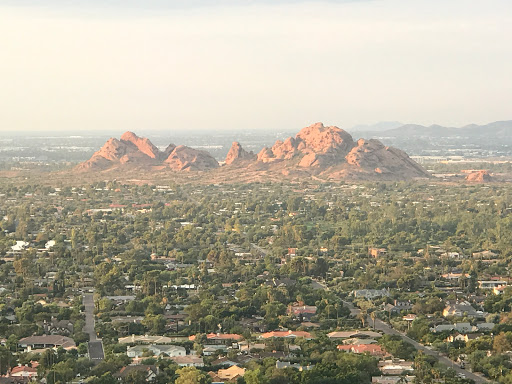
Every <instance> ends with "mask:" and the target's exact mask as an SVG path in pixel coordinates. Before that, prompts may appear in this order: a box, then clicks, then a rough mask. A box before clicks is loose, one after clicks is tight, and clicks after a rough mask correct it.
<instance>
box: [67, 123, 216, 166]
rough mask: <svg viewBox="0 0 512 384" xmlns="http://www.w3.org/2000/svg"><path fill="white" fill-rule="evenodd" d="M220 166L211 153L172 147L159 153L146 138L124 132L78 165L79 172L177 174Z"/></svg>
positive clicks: (171, 145) (181, 146) (184, 147)
mask: <svg viewBox="0 0 512 384" xmlns="http://www.w3.org/2000/svg"><path fill="white" fill-rule="evenodd" d="M218 166H219V163H218V162H217V160H215V159H214V158H213V157H212V156H211V155H210V154H209V153H208V152H205V151H199V150H197V149H194V148H190V147H186V146H184V145H180V146H175V145H174V144H169V146H168V147H167V148H166V149H165V151H160V150H159V149H158V148H157V147H155V146H154V145H153V143H151V141H150V140H149V139H147V138H143V137H139V136H137V135H136V134H135V133H133V132H125V133H124V134H123V135H122V136H121V139H120V140H117V139H115V138H111V139H109V140H108V141H107V142H106V143H105V145H103V147H102V148H101V149H100V150H99V151H97V152H96V153H94V155H92V157H91V158H90V159H89V160H87V161H85V162H83V163H81V164H79V165H78V166H77V167H76V168H75V169H76V170H77V171H79V172H88V171H104V170H109V169H112V168H119V167H122V168H125V169H128V168H133V167H144V168H151V167H166V168H170V169H172V170H175V171H184V170H187V171H204V170H207V169H211V168H216V167H218Z"/></svg>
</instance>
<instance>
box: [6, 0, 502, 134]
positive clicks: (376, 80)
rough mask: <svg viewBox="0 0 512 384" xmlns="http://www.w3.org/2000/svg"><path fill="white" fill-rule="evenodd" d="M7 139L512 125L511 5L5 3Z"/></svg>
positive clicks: (135, 0) (440, 0) (378, 0)
mask: <svg viewBox="0 0 512 384" xmlns="http://www.w3.org/2000/svg"><path fill="white" fill-rule="evenodd" d="M0 36H1V38H0V73H1V82H0V107H1V115H0V116H1V117H0V131H2V132H8V131H17V132H19V131H23V130H30V131H35V130H40V131H50V130H51V131H55V130H63V131H64V130H68V131H73V132H77V131H80V132H90V131H102V132H109V131H116V132H117V131H120V130H127V129H130V130H134V131H135V132H137V130H144V131H147V130H162V131H166V132H170V131H172V130H180V131H183V130H195V129H197V130H199V129H200V130H205V129H211V130H222V129H225V130H244V129H248V130H254V129H258V128H262V129H280V130H289V131H290V130H291V131H293V130H294V129H297V130H298V129H300V128H301V127H304V126H307V125H309V124H311V123H314V122H317V121H323V122H324V123H325V124H329V125H337V126H339V127H342V128H346V129H348V128H351V127H352V126H354V125H356V124H369V123H375V122H378V121H391V120H393V121H401V122H404V123H418V124H425V125H429V124H434V123H437V124H443V125H449V126H461V125H465V124H468V123H488V122H491V121H496V120H510V119H512V103H511V100H512V70H511V68H512V48H511V47H512V1H510V0H496V1H495V0H453V1H452V0H373V1H362V0H359V1H358V0H354V1H347V0H345V1H340V0H339V1H335V0H333V1H327V2H319V1H314V2H312V1H298V0H295V1H294V0H282V1H276V0H272V1H271V0H260V1H257V0H253V1H235V0H224V1H213V0H209V1H207V0H202V1H201V0H178V1H172V0H169V1H164V0H117V1H107V0H101V1H100V0H88V1H86V0H81V1H70V0H48V1H45V0H0Z"/></svg>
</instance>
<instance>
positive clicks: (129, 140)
mask: <svg viewBox="0 0 512 384" xmlns="http://www.w3.org/2000/svg"><path fill="white" fill-rule="evenodd" d="M121 141H122V142H124V143H126V144H127V145H133V146H135V148H137V149H138V150H139V151H140V152H142V153H143V154H145V155H146V156H148V157H149V158H151V159H158V158H160V156H161V154H162V153H161V152H160V151H159V149H158V148H157V147H155V146H154V145H153V143H152V142H151V141H149V139H146V138H145V137H139V136H137V135H136V134H135V133H133V132H130V131H128V132H125V133H123V135H122V136H121Z"/></svg>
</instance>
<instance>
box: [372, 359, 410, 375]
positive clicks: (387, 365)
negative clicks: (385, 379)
mask: <svg viewBox="0 0 512 384" xmlns="http://www.w3.org/2000/svg"><path fill="white" fill-rule="evenodd" d="M413 365H414V363H413V362H412V361H405V360H402V359H391V360H383V361H379V365H378V367H379V370H380V371H381V372H382V373H383V374H384V375H390V376H392V375H401V374H402V373H404V372H407V373H411V372H412V371H414V367H413Z"/></svg>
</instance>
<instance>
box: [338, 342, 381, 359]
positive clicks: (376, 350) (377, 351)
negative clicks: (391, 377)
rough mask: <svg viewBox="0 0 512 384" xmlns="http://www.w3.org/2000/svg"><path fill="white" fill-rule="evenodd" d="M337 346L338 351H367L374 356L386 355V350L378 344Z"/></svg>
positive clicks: (361, 352)
mask: <svg viewBox="0 0 512 384" xmlns="http://www.w3.org/2000/svg"><path fill="white" fill-rule="evenodd" d="M337 348H338V351H345V352H351V353H358V354H365V353H368V354H370V355H372V356H374V357H384V356H386V355H387V353H386V351H384V350H383V349H382V347H381V346H380V345H375V344H360V345H338V347H337Z"/></svg>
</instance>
